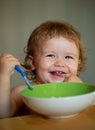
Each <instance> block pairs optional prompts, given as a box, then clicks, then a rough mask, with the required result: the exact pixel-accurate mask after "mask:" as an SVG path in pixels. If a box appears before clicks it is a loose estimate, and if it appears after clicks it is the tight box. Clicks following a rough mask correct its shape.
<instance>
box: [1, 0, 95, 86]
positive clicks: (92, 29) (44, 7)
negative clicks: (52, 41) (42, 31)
mask: <svg viewBox="0 0 95 130" xmlns="http://www.w3.org/2000/svg"><path fill="white" fill-rule="evenodd" d="M94 12H95V0H0V55H1V54H2V53H5V52H7V53H11V54H13V55H14V56H16V57H17V58H18V59H19V60H20V61H22V60H23V58H24V51H23V49H24V46H25V45H26V44H27V40H28V38H29V36H30V33H31V32H32V31H33V29H35V28H36V27H37V26H38V25H39V24H40V23H42V22H45V21H46V20H65V21H67V22H69V23H71V24H72V25H73V26H75V28H76V29H77V30H78V31H79V32H80V34H81V38H82V40H83V42H84V45H85V47H86V55H87V57H88V62H87V70H86V71H85V72H84V73H81V78H82V79H83V80H84V82H88V83H92V84H95V77H94V76H95V69H94V67H95V60H94V57H95V54H94V50H95V14H94ZM22 83H23V80H22V78H21V76H20V75H19V74H18V73H17V72H15V74H14V76H12V86H16V85H19V84H22Z"/></svg>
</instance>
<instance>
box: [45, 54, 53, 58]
mask: <svg viewBox="0 0 95 130" xmlns="http://www.w3.org/2000/svg"><path fill="white" fill-rule="evenodd" d="M46 57H51V58H54V57H55V55H54V54H48V55H47V56H46Z"/></svg>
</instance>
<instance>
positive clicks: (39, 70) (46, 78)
mask: <svg viewBox="0 0 95 130" xmlns="http://www.w3.org/2000/svg"><path fill="white" fill-rule="evenodd" d="M35 61H36V59H35ZM78 64H79V51H78V48H77V47H76V45H75V43H74V42H73V41H70V40H68V39H66V38H63V37H56V38H52V39H50V40H48V41H46V42H45V43H43V47H42V53H41V54H40V55H39V58H38V59H37V61H36V62H35V65H34V66H35V70H36V80H37V81H38V82H40V83H51V82H64V81H66V80H67V78H68V77H70V76H71V75H77V71H78Z"/></svg>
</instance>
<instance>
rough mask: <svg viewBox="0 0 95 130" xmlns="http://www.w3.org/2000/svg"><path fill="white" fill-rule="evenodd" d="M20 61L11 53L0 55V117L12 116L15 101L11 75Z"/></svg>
mask: <svg viewBox="0 0 95 130" xmlns="http://www.w3.org/2000/svg"><path fill="white" fill-rule="evenodd" d="M16 64H18V65H20V63H19V61H18V60H17V59H16V58H15V57H13V56H12V55H10V54H3V55H1V56H0V118H4V117H9V116H12V115H13V113H14V111H15V103H14V102H13V100H12V99H11V88H10V77H11V76H12V75H13V73H14V66H15V65H16Z"/></svg>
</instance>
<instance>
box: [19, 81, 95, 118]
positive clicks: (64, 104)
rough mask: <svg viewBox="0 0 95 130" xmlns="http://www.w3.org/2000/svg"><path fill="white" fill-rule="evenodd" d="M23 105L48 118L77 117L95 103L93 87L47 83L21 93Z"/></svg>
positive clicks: (94, 88) (65, 83) (78, 84)
mask: <svg viewBox="0 0 95 130" xmlns="http://www.w3.org/2000/svg"><path fill="white" fill-rule="evenodd" d="M21 95H22V97H23V101H24V103H25V104H26V105H27V106H28V107H29V108H30V109H32V110H34V111H35V112H37V113H40V114H42V115H44V116H46V117H49V118H68V117H73V116H76V115H78V114H79V113H80V112H81V111H83V110H84V109H86V108H88V107H89V106H90V105H92V104H93V103H94V101H95V86H94V85H90V84H85V83H71V82H64V83H49V84H40V85H36V86H35V87H34V89H33V90H31V89H29V88H26V89H24V90H23V91H22V92H21Z"/></svg>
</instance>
